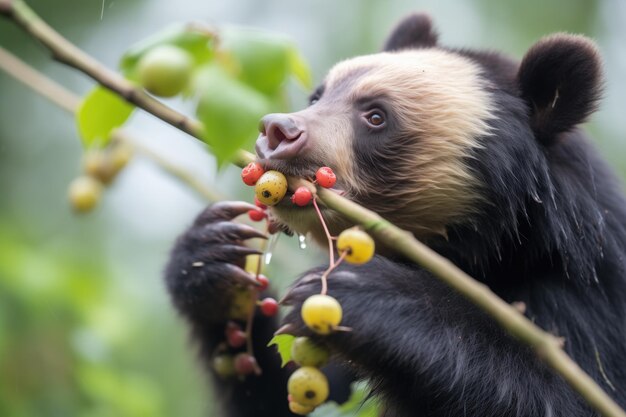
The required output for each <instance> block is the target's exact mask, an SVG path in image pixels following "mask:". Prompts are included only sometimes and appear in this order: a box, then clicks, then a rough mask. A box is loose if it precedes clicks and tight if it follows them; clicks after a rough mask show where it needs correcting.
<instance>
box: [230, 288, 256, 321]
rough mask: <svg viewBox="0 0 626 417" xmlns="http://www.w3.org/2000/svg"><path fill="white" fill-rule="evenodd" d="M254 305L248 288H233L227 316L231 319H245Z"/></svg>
mask: <svg viewBox="0 0 626 417" xmlns="http://www.w3.org/2000/svg"><path fill="white" fill-rule="evenodd" d="M255 307H256V304H255V303H254V300H253V299H252V292H251V291H250V289H248V288H235V289H234V290H233V293H232V300H231V302H230V306H229V309H228V318H230V319H233V320H247V319H248V317H249V316H250V314H251V313H252V310H253V309H254V308H255Z"/></svg>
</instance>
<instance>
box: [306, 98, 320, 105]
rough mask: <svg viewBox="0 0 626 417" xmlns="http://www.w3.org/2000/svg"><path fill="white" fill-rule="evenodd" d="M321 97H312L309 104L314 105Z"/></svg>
mask: <svg viewBox="0 0 626 417" xmlns="http://www.w3.org/2000/svg"><path fill="white" fill-rule="evenodd" d="M319 99H320V98H319V97H317V96H313V97H311V98H310V99H309V106H312V105H314V104H315V103H317V102H318V101H319Z"/></svg>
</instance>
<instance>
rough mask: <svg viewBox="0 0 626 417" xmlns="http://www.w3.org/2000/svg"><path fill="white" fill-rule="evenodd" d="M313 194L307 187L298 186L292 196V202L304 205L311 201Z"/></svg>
mask: <svg viewBox="0 0 626 417" xmlns="http://www.w3.org/2000/svg"><path fill="white" fill-rule="evenodd" d="M312 198H313V194H311V191H310V190H309V189H308V188H306V187H298V188H297V189H296V191H295V192H294V193H293V195H292V196H291V202H292V203H293V204H295V205H296V206H300V207H304V206H306V205H307V204H309V203H310V202H311V199H312Z"/></svg>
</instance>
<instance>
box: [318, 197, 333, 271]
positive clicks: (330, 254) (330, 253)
mask: <svg viewBox="0 0 626 417" xmlns="http://www.w3.org/2000/svg"><path fill="white" fill-rule="evenodd" d="M315 200H316V198H315V197H313V207H315V211H316V212H317V217H319V219H320V223H322V227H323V228H324V233H326V239H328V258H329V259H330V265H333V264H334V263H335V250H334V248H333V237H332V235H331V234H330V232H329V231H328V227H327V226H326V222H325V221H324V216H322V211H321V210H320V208H319V207H318V205H317V201H315Z"/></svg>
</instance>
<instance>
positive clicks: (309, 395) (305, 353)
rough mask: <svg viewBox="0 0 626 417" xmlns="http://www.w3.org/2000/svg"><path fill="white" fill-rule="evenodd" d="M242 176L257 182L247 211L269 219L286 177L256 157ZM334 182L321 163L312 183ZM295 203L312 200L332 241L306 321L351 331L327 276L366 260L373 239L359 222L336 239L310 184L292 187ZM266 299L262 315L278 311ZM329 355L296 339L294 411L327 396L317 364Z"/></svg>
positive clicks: (322, 331)
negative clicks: (252, 207) (252, 203)
mask: <svg viewBox="0 0 626 417" xmlns="http://www.w3.org/2000/svg"><path fill="white" fill-rule="evenodd" d="M241 178H242V180H243V182H244V183H245V184H247V185H249V186H254V187H255V195H256V196H255V199H254V201H255V204H256V206H257V207H258V210H250V211H249V213H248V214H249V216H250V218H251V219H252V220H254V221H260V220H263V219H266V218H267V214H266V209H267V207H268V206H274V205H276V204H278V203H280V201H281V200H282V199H283V198H284V196H285V195H286V193H287V190H288V183H287V179H286V178H285V176H284V175H283V174H282V173H280V172H278V171H273V170H270V171H265V170H264V169H263V166H262V165H261V164H259V163H258V162H252V163H250V164H248V165H247V166H246V167H245V168H244V169H243V171H242V172H241ZM336 182H337V177H336V176H335V173H334V172H333V170H332V169H331V168H329V167H322V168H320V169H318V170H317V172H316V173H315V181H314V183H316V184H317V185H319V186H321V187H326V188H331V187H333V186H334V185H335V183H336ZM291 202H292V203H293V204H295V205H297V206H300V207H305V206H307V205H309V204H311V203H312V204H313V207H314V208H315V210H316V212H317V215H318V217H319V219H320V223H321V224H322V226H323V228H324V231H325V232H326V237H327V238H328V243H329V257H330V266H329V268H328V269H327V270H326V271H325V272H324V273H323V274H322V276H321V280H322V290H321V293H320V294H315V295H312V296H310V297H309V298H307V299H306V300H305V301H304V303H303V304H302V308H301V312H300V314H301V317H302V321H303V322H304V324H305V325H306V326H307V327H308V328H309V329H310V330H311V331H313V332H314V333H316V334H318V335H329V334H331V333H332V332H334V331H349V330H350V328H348V327H344V326H341V320H342V318H343V309H342V307H341V304H340V303H339V301H337V300H336V299H335V298H333V297H331V296H330V295H328V294H327V292H328V285H327V279H328V276H329V274H330V272H331V271H332V270H333V269H335V268H336V267H337V266H338V265H339V264H340V263H341V262H343V261H344V260H345V261H346V262H349V263H352V264H364V263H366V262H368V261H369V260H370V259H372V257H373V256H374V240H373V239H372V238H371V237H370V236H369V235H368V234H367V233H365V232H364V231H363V230H360V229H358V228H356V227H355V228H351V229H347V230H344V231H343V232H341V233H340V234H339V236H338V237H337V238H335V237H333V236H331V235H330V232H329V230H328V227H327V226H326V222H325V221H324V217H323V216H322V212H321V210H320V209H319V207H318V205H317V201H316V199H315V196H314V195H313V193H312V191H311V189H309V188H308V187H306V186H301V187H298V188H297V189H296V190H295V191H294V193H293V195H292V196H291ZM335 241H336V245H335V244H334V242H335ZM335 246H336V250H337V252H338V253H339V258H338V259H337V261H335ZM268 300H271V299H266V300H263V301H261V302H260V305H261V311H262V312H263V313H264V314H275V312H276V311H277V310H278V305H277V304H275V301H274V300H271V301H268ZM237 337H239V338H240V337H241V336H240V335H239V336H237ZM237 340H239V339H237ZM329 356H330V352H329V351H328V349H327V348H325V347H323V346H321V345H319V344H316V343H315V342H313V341H312V340H311V339H309V338H307V337H299V338H296V339H295V341H294V343H293V345H292V352H291V357H292V360H293V361H294V362H295V363H296V364H298V365H300V368H299V369H297V370H296V371H295V372H294V373H293V374H292V375H291V377H290V378H289V381H288V383H287V390H288V393H289V395H288V401H289V409H290V410H291V412H292V413H294V414H299V415H305V414H309V413H310V412H312V411H313V410H314V409H315V407H317V406H318V405H320V404H322V403H323V402H324V401H326V399H327V398H328V380H327V378H326V376H325V375H324V374H323V373H322V372H321V371H320V370H319V369H318V368H320V367H321V366H323V365H324V364H325V363H326V362H327V361H328V357H329Z"/></svg>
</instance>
